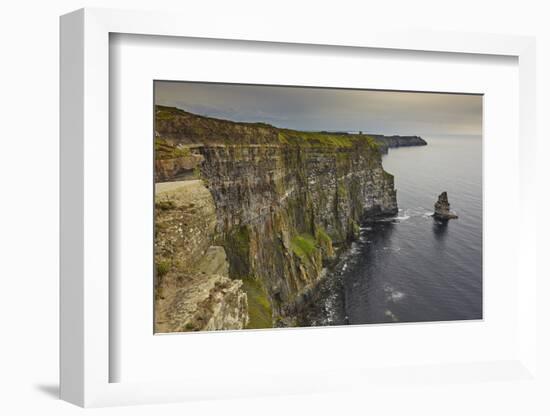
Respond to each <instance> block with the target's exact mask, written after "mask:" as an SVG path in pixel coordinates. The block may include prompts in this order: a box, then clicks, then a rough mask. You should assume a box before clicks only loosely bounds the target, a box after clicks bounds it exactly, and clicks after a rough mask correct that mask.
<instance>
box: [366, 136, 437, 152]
mask: <svg viewBox="0 0 550 416" xmlns="http://www.w3.org/2000/svg"><path fill="white" fill-rule="evenodd" d="M370 136H371V137H373V138H374V139H375V140H376V141H377V142H378V143H380V147H381V150H382V152H383V153H387V152H388V149H389V148H392V147H408V146H426V145H427V144H428V143H427V142H426V140H424V139H423V138H422V137H419V136H383V135H380V134H371V135H370Z"/></svg>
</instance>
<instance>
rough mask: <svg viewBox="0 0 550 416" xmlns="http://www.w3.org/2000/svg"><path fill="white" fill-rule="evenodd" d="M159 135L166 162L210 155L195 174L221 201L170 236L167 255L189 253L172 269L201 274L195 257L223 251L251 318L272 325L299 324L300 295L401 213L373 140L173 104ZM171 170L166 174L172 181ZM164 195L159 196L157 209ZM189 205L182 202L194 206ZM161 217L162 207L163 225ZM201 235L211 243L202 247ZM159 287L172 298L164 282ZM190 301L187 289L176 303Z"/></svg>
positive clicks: (198, 208)
mask: <svg viewBox="0 0 550 416" xmlns="http://www.w3.org/2000/svg"><path fill="white" fill-rule="evenodd" d="M156 136H157V137H156V140H157V144H159V143H160V146H157V148H161V149H162V150H161V151H160V152H159V153H160V154H161V156H162V157H163V158H164V159H163V160H167V159H169V156H170V154H173V153H174V152H175V153H177V151H175V150H172V149H189V150H188V151H187V150H186V152H188V154H187V155H186V157H189V155H197V156H200V157H201V158H202V159H201V163H200V164H198V165H197V166H198V169H197V168H196V167H195V168H194V171H195V177H197V178H200V182H201V183H202V184H203V185H204V186H205V189H207V192H208V194H209V196H210V198H211V201H212V205H210V204H204V203H203V204H202V205H201V204H196V205H195V206H194V207H193V209H194V210H195V212H200V213H202V215H201V217H200V218H199V217H197V218H196V219H195V221H196V222H197V223H195V224H194V225H193V224H192V223H191V222H190V221H187V220H186V221H183V219H182V221H181V222H180V227H181V232H180V234H178V235H177V238H176V237H174V240H173V241H172V240H170V241H172V243H171V249H170V250H172V251H173V252H174V254H173V255H170V251H169V250H168V251H167V250H165V251H163V253H165V254H163V256H164V257H163V258H166V259H168V258H176V257H178V258H179V256H180V255H185V256H187V257H185V258H186V260H185V261H183V262H182V261H180V260H178V261H177V264H174V265H173V268H172V269H170V270H171V271H170V273H173V277H175V276H177V275H178V274H185V275H186V274H187V272H186V270H188V269H189V270H192V269H193V268H195V267H196V265H195V264H194V263H193V261H192V259H197V258H199V257H200V256H199V255H198V254H197V255H195V256H193V255H191V254H190V253H192V252H193V253H205V252H206V250H207V249H208V247H210V246H211V245H215V246H219V247H223V249H224V251H225V253H226V255H227V260H228V276H229V278H230V279H232V281H234V282H239V281H242V282H243V288H244V290H245V291H246V292H247V296H248V299H247V301H248V314H249V317H251V318H253V319H255V318H254V317H257V316H265V314H266V313H270V314H271V324H272V326H293V325H295V324H296V313H297V312H296V311H298V310H299V303H300V299H301V295H302V294H304V293H307V292H308V291H311V290H312V289H313V288H314V287H315V286H316V285H317V284H318V282H319V281H320V279H322V278H323V276H324V275H325V273H324V269H325V267H326V266H327V265H329V264H330V263H331V262H333V261H334V260H335V259H336V258H337V257H338V253H340V252H341V250H343V249H344V248H345V247H347V246H348V245H349V243H350V242H351V241H353V240H354V239H355V238H356V237H357V235H358V233H359V224H360V223H361V222H363V221H366V220H369V219H373V218H377V217H380V216H391V215H395V214H396V213H397V203H396V192H395V189H394V182H393V176H392V175H390V174H388V173H387V172H385V171H384V169H383V167H382V162H381V149H380V144H379V143H378V142H377V141H376V140H375V139H373V138H372V137H369V136H365V135H349V136H342V135H332V134H324V133H309V132H298V131H293V130H286V129H277V128H275V127H273V126H269V125H266V124H262V123H235V122H230V121H226V120H218V119H212V118H208V117H202V116H197V115H194V114H191V113H188V112H185V111H182V110H178V109H175V108H169V107H157V109H156ZM180 151H181V150H180ZM177 157H181V155H179V156H177ZM158 160H159V158H158V157H157V162H158ZM162 163H167V162H162ZM166 172H168V170H165V171H164V172H163V174H162V175H163V176H159V177H162V178H163V180H173V178H171V177H170V176H169V175H166ZM159 185H167V184H157V186H159ZM203 193H204V191H201V192H200V195H202V194H203ZM162 197H163V196H162V194H157V196H156V199H157V200H158V202H157V204H159V203H160V204H162V203H163V202H162V201H163V200H162ZM200 198H202V199H208V198H207V197H206V195H203V196H201V197H200ZM184 199H185V198H180V201H179V202H178V206H183V205H180V204H187V206H189V201H187V202H185V203H184V202H183V201H184ZM186 209H187V208H186ZM203 209H206V211H207V212H206V213H204V212H203ZM159 210H160V211H159ZM161 211H162V208H158V207H157V212H160V215H161V222H162V221H164V220H163V219H162V215H164V213H163V212H161ZM170 212H172V211H170ZM158 215H159V214H157V221H159V217H158ZM182 218H183V215H182ZM166 221H168V223H169V220H168V219H166ZM198 223H200V224H198ZM157 228H158V227H157ZM197 228H199V229H200V230H201V231H197ZM191 229H192V230H193V231H190V232H189V234H190V235H189V236H187V233H188V230H191ZM197 233H204V234H208V235H209V237H208V238H207V239H206V240H205V241H203V238H202V237H201V238H197V237H196V234H197ZM194 235H195V237H193V236H194ZM166 237H169V238H172V237H171V234H168V235H164V236H159V235H157V238H156V245H157V250H162V249H163V248H162V247H163V245H164V243H163V242H162V241H160V240H162V239H164V238H166ZM214 242H215V243H214ZM180 245H182V247H184V248H180ZM197 245H199V246H200V247H198V246H197ZM170 256H172V257H170ZM216 275H217V274H216ZM220 275H223V274H220ZM250 288H253V289H254V290H252V289H250ZM157 290H158V291H159V293H164V294H166V293H167V292H173V288H169V287H167V286H166V282H165V281H160V280H159V281H158V285H157ZM165 296H166V295H165ZM185 296H186V295H185V293H183V292H181V293H180V295H177V296H175V298H178V297H179V298H182V297H185ZM180 302H181V300H180ZM233 303H235V302H233ZM237 303H238V302H237ZM260 307H261V310H260V309H258V308H260ZM267 311H269V312H267ZM240 322H243V321H242V320H241V321H240ZM178 325H179V327H181V325H180V324H178ZM189 328H191V326H189ZM202 328H205V327H201V328H200V329H202ZM192 329H196V328H192Z"/></svg>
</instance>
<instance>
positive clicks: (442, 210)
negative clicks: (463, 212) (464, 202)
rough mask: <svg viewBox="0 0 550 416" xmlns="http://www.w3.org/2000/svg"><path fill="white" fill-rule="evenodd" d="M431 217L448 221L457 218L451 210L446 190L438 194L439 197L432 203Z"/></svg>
mask: <svg viewBox="0 0 550 416" xmlns="http://www.w3.org/2000/svg"><path fill="white" fill-rule="evenodd" d="M433 217H434V218H435V219H437V220H441V221H448V220H452V219H456V218H458V215H456V214H455V213H453V212H451V204H449V199H448V197H447V192H442V193H441V195H439V197H438V198H437V201H436V203H435V205H434V213H433Z"/></svg>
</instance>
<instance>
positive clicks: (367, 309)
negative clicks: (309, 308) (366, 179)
mask: <svg viewBox="0 0 550 416" xmlns="http://www.w3.org/2000/svg"><path fill="white" fill-rule="evenodd" d="M425 139H426V140H427V141H428V146H422V147H408V148H397V149H390V151H389V154H388V155H386V156H384V159H383V164H384V168H385V170H386V171H388V172H390V173H391V174H393V175H394V176H395V185H396V188H397V200H398V205H399V214H398V216H397V218H394V219H390V220H386V221H381V222H376V223H370V224H364V225H363V227H362V230H361V237H360V239H359V241H358V242H357V243H355V244H354V246H353V247H352V249H351V251H350V253H349V254H348V255H347V256H346V258H345V259H344V260H343V261H342V262H341V263H340V264H339V266H338V269H337V271H336V272H335V273H336V275H337V276H336V278H335V279H332V282H331V281H328V279H327V283H326V284H325V287H324V288H323V289H322V291H321V295H320V299H317V305H318V306H317V311H315V312H314V313H312V317H310V323H311V324H313V325H327V324H328V325H331V324H332V325H334V324H336V325H338V324H365V323H382V322H419V321H445V320H465V319H481V318H482V147H481V138H479V137H452V138H451V137H425ZM442 191H447V192H448V195H449V202H450V204H451V210H453V211H455V212H456V213H457V214H458V216H459V219H457V220H451V221H449V222H448V223H447V224H441V223H438V222H436V221H434V219H433V218H432V217H431V214H432V213H433V209H434V208H433V206H434V203H435V201H436V199H437V196H438V195H439V194H440V193H441V192H442Z"/></svg>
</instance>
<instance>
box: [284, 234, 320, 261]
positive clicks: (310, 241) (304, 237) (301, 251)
mask: <svg viewBox="0 0 550 416" xmlns="http://www.w3.org/2000/svg"><path fill="white" fill-rule="evenodd" d="M290 246H291V248H292V251H293V252H294V254H296V255H297V256H298V257H300V258H305V259H307V258H309V257H310V256H311V255H312V254H313V253H314V252H315V250H317V241H315V237H313V236H312V235H311V234H308V233H303V234H298V235H296V236H295V237H294V238H293V239H292V240H291V242H290Z"/></svg>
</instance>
